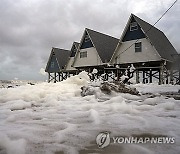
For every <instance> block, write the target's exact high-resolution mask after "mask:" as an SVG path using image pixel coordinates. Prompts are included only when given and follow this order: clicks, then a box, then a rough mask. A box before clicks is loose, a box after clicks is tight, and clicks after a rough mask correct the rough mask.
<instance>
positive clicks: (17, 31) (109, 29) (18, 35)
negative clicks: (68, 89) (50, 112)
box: [0, 0, 180, 79]
mask: <svg viewBox="0 0 180 154" xmlns="http://www.w3.org/2000/svg"><path fill="white" fill-rule="evenodd" d="M171 4H172V1H171V0H166V1H165V2H164V1H163V0H162V1H155V0H148V1H146V0H138V1H137V0H129V1H126V0H121V1H119V0H91V1H88V0H77V1H74V0H51V1H47V0H31V1H27V0H1V1H0V19H1V22H0V34H1V35H0V59H1V61H0V79H13V78H14V77H18V78H20V79H42V78H41V75H40V74H39V73H38V72H39V69H40V68H42V67H43V68H45V65H46V62H47V59H48V56H49V54H50V51H51V48H52V47H60V48H65V49H70V47H71V45H72V42H73V41H80V39H81V36H82V34H83V31H84V28H85V27H88V28H92V29H94V30H97V31H100V32H103V33H106V34H109V35H112V36H115V37H117V38H119V37H120V35H121V33H122V30H123V28H124V26H125V24H126V22H127V20H128V17H129V15H130V13H131V12H132V13H135V14H136V15H138V16H140V17H141V18H143V19H144V20H146V21H148V22H150V23H151V24H153V23H154V22H155V21H156V20H157V19H158V18H159V17H160V16H161V15H162V13H163V12H164V11H165V10H166V9H167V8H168V7H169V6H170V5H171ZM179 8H180V7H179V4H178V3H177V4H176V5H175V6H174V7H173V8H172V10H170V12H169V13H168V14H167V15H166V16H165V17H164V18H163V19H162V21H161V22H159V23H158V25H157V27H158V28H160V29H161V30H163V31H164V32H165V34H166V35H167V36H168V38H169V39H170V41H171V42H172V43H173V44H174V46H175V47H176V49H177V50H179V49H180V46H179V40H180V39H179V36H178V35H177V31H179V27H178V25H179V24H180V18H179V16H180V12H179V10H180V9H179Z"/></svg>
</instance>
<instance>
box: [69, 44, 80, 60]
mask: <svg viewBox="0 0 180 154" xmlns="http://www.w3.org/2000/svg"><path fill="white" fill-rule="evenodd" d="M78 48H79V43H77V42H74V43H73V45H72V47H71V54H70V57H74V56H75V54H76V52H77V50H78Z"/></svg>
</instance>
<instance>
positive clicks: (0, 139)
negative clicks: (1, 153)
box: [0, 134, 26, 154]
mask: <svg viewBox="0 0 180 154" xmlns="http://www.w3.org/2000/svg"><path fill="white" fill-rule="evenodd" d="M0 147H3V148H4V149H5V151H6V152H7V154H25V153H26V141H25V140H24V139H18V140H11V139H10V138H9V137H7V136H6V135H4V134H0Z"/></svg>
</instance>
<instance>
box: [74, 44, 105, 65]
mask: <svg viewBox="0 0 180 154" xmlns="http://www.w3.org/2000/svg"><path fill="white" fill-rule="evenodd" d="M84 51H87V57H85V58H80V52H84ZM101 64H102V61H101V59H100V57H99V55H98V53H97V50H96V48H94V47H91V48H86V49H81V50H80V51H79V52H78V53H77V57H76V61H75V63H74V67H84V66H97V65H101Z"/></svg>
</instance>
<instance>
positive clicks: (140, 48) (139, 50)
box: [135, 42, 142, 52]
mask: <svg viewBox="0 0 180 154" xmlns="http://www.w3.org/2000/svg"><path fill="white" fill-rule="evenodd" d="M141 51H142V43H141V42H138V43H135V52H141Z"/></svg>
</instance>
